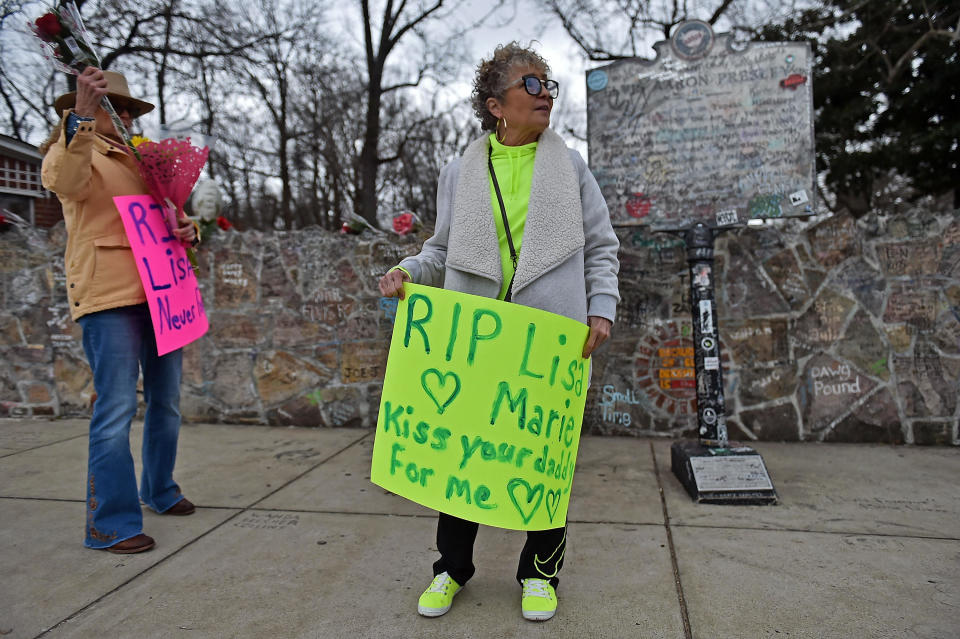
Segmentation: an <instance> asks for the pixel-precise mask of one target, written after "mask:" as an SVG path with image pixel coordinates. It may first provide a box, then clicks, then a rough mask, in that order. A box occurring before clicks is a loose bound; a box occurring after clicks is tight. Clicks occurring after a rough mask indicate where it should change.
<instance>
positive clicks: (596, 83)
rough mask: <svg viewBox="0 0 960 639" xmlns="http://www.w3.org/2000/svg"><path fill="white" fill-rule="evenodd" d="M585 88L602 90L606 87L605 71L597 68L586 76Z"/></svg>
mask: <svg viewBox="0 0 960 639" xmlns="http://www.w3.org/2000/svg"><path fill="white" fill-rule="evenodd" d="M587 88H589V89H590V90H591V91H603V90H604V89H606V88H607V72H606V71H602V70H600V69H597V70H595V71H591V72H590V75H588V76H587Z"/></svg>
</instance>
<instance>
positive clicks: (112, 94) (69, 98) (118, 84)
mask: <svg viewBox="0 0 960 639" xmlns="http://www.w3.org/2000/svg"><path fill="white" fill-rule="evenodd" d="M103 76H104V77H105V78H106V79H107V97H109V98H110V99H114V98H116V99H117V100H118V101H123V102H129V103H130V104H132V105H133V106H135V107H137V108H138V109H139V110H140V113H139V115H143V114H144V113H149V112H150V111H153V108H154V107H153V105H152V104H150V103H149V102H144V101H143V100H138V99H136V98H134V97H131V96H130V87H128V86H127V79H126V78H125V77H123V74H122V73H117V72H116V71H104V72H103ZM76 103H77V92H76V91H71V92H69V93H64V94H63V95H61V96H60V97H59V98H57V99H56V100H55V101H54V102H53V108H54V110H56V112H57V113H58V114H62V113H63V112H64V111H66V110H67V109H72V108H73V106H74V105H75V104H76Z"/></svg>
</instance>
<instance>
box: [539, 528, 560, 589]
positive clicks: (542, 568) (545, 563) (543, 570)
mask: <svg viewBox="0 0 960 639" xmlns="http://www.w3.org/2000/svg"><path fill="white" fill-rule="evenodd" d="M566 552H567V531H566V530H564V531H563V539H561V540H560V545H559V546H557V548H556V549H555V550H554V551H553V553H552V554H551V555H550V556H549V557H547V558H546V559H545V560H541V559H540V556H539V555H536V554H535V555H534V556H533V567H534V568H536V569H537V572H539V573H540V574H541V575H543V576H544V577H546V578H547V579H552V578H553V577H556V576H557V573H558V572H560V567H559V566H560V561H561V560H562V559H563V555H564V554H565V553H566ZM558 553H559V554H558ZM551 561H553V572H550V571H549V569H548V567H549V565H550V562H551Z"/></svg>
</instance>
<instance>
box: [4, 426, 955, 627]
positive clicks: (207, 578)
mask: <svg viewBox="0 0 960 639" xmlns="http://www.w3.org/2000/svg"><path fill="white" fill-rule="evenodd" d="M86 428H87V425H86V422H85V421H57V422H41V421H18V420H0V535H2V537H0V539H2V542H0V575H2V579H0V636H2V637H4V639H6V638H7V637H10V638H21V637H38V636H44V637H71V638H73V637H97V638H102V637H109V638H126V637H131V638H133V637H136V638H142V637H143V638H145V637H163V638H167V637H197V638H206V637H283V638H285V637H337V638H339V637H343V638H346V637H350V638H355V637H377V638H381V637H385V638H393V637H404V638H406V637H411V638H412V637H417V638H419V637H423V638H432V637H437V638H441V637H442V638H456V637H472V638H477V639H482V638H485V637H496V638H501V637H551V638H553V637H577V638H580V637H590V638H591V639H596V638H601V637H602V638H607V637H610V638H621V637H639V638H644V639H646V638H659V637H665V638H669V639H682V638H684V637H687V638H689V637H696V638H698V639H727V638H734V637H743V638H745V639H754V638H760V637H790V638H811V639H812V638H818V639H819V638H827V637H831V638H832V637H836V638H843V639H861V638H874V637H876V638H880V637H890V638H898V639H899V638H907V637H913V638H923V639H956V638H957V637H960V492H958V490H957V486H958V478H960V450H957V449H954V448H906V447H900V448H893V447H889V446H872V445H848V444H831V445H823V444H759V445H757V446H756V448H757V449H758V450H759V452H760V453H761V454H762V455H763V457H764V461H765V462H766V464H767V467H768V469H769V471H770V475H771V478H772V479H773V482H774V484H775V486H776V488H777V490H778V492H779V494H780V498H781V504H780V505H778V506H742V507H741V506H705V505H697V504H694V503H693V502H692V501H691V500H690V498H689V497H688V496H687V494H686V493H685V492H684V491H683V489H682V487H681V486H680V484H679V482H678V481H677V480H676V479H675V478H674V477H673V475H672V474H671V472H670V468H669V465H670V454H669V449H670V442H669V441H665V440H663V441H661V440H646V439H628V438H598V437H589V438H585V439H584V440H583V442H582V443H581V447H580V456H579V459H578V463H577V473H576V481H575V482H574V491H573V497H572V502H571V507H570V515H569V523H570V526H569V535H570V541H569V546H568V551H567V558H566V566H565V567H564V569H563V572H562V573H561V577H562V583H561V585H560V588H559V591H558V592H559V597H560V607H559V611H558V613H557V616H556V617H554V619H552V620H551V621H548V622H546V623H542V624H536V623H532V622H527V621H524V620H523V619H522V618H521V616H520V589H519V586H518V585H517V584H516V581H515V580H514V572H515V569H516V565H515V562H516V558H517V556H518V554H519V550H520V547H521V545H522V543H523V542H522V540H523V535H522V533H517V532H511V531H503V530H498V529H491V528H483V529H481V532H480V536H479V539H478V542H477V552H476V563H477V565H478V571H477V575H476V576H475V577H474V579H473V580H472V581H471V582H470V583H469V585H468V586H467V587H466V588H465V589H464V591H463V592H462V593H461V594H459V595H458V596H457V599H456V602H455V605H454V607H453V609H452V610H451V611H450V612H449V613H448V614H447V615H445V616H443V617H440V618H437V619H425V618H423V617H420V616H419V615H417V613H416V602H417V597H418V596H419V594H420V592H421V591H422V590H423V588H424V587H425V586H426V585H427V584H428V583H429V581H430V578H431V576H432V575H431V571H430V565H431V563H432V562H433V561H434V559H435V558H436V550H435V545H434V532H435V514H434V513H433V512H431V511H428V510H426V509H424V508H421V507H420V506H417V505H415V504H412V503H410V502H408V501H406V500H404V499H401V498H399V497H396V496H394V495H391V494H389V493H386V492H385V491H384V490H382V489H381V488H379V487H377V486H375V485H373V484H371V483H370V482H369V480H368V479H367V477H368V475H369V463H370V454H371V450H372V444H373V433H372V432H371V431H367V430H308V429H294V428H266V427H254V426H223V425H202V426H198V425H186V426H184V427H183V430H182V435H181V444H180V456H179V458H178V465H177V472H176V478H177V480H178V482H179V483H180V485H181V486H182V487H183V489H184V493H185V494H186V495H187V496H188V497H189V498H190V499H191V500H192V501H194V502H195V503H196V504H197V506H198V510H197V513H196V514H195V515H193V516H190V517H162V516H159V515H156V514H153V513H151V512H149V511H147V512H146V513H145V514H144V529H145V530H144V531H145V532H146V533H147V534H149V535H151V536H153V537H154V538H155V539H156V540H157V547H156V548H155V549H154V550H153V551H151V552H147V553H143V554H139V555H126V556H121V555H113V554H110V553H106V552H98V551H93V550H87V549H85V548H83V546H82V543H81V540H82V532H83V521H84V503H83V499H84V481H85V474H86V455H87V439H86ZM133 439H134V442H133V449H134V450H135V451H139V440H140V428H139V425H135V427H134V437H133ZM135 457H139V455H138V454H137V455H135ZM138 461H139V460H138ZM661 495H662V499H661Z"/></svg>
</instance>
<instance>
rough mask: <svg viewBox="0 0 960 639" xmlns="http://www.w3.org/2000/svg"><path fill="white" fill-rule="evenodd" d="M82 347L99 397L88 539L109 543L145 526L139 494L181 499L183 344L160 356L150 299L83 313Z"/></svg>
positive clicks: (167, 503)
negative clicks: (139, 445) (140, 418)
mask: <svg viewBox="0 0 960 639" xmlns="http://www.w3.org/2000/svg"><path fill="white" fill-rule="evenodd" d="M77 321H78V322H79V323H80V326H81V327H82V328H83V350H84V351H85V352H86V354H87V361H89V362H90V368H91V369H93V387H94V390H95V391H96V393H97V400H96V402H95V403H94V406H93V417H92V418H91V419H90V452H89V458H88V465H87V526H86V528H87V531H86V539H85V540H84V545H85V546H87V547H88V548H107V547H108V546H112V545H113V544H115V543H118V542H121V541H124V540H125V539H130V538H131V537H135V536H136V535H138V534H140V533H141V532H143V512H142V511H141V509H140V500H141V499H142V500H143V503H145V504H146V505H147V506H149V507H150V508H152V509H153V510H155V511H157V512H163V511H165V510H167V509H168V508H170V507H171V506H173V505H174V504H176V503H177V502H179V501H180V500H181V499H183V496H182V495H181V494H180V487H179V486H177V484H176V482H174V481H173V467H174V464H175V463H176V459H177V437H178V435H179V433H180V377H181V365H182V361H183V357H182V352H181V351H180V350H179V349H178V350H176V351H173V352H171V353H167V354H166V355H164V356H163V357H158V356H157V344H156V340H155V339H154V335H153V327H152V325H151V323H150V311H149V309H148V308H147V305H146V304H139V305H136V306H124V307H121V308H114V309H109V310H106V311H99V312H97V313H91V314H89V315H84V316H83V317H81V318H80V319H79V320H77ZM141 367H142V368H143V399H144V401H145V402H146V405H147V411H146V414H145V416H144V425H143V450H142V453H141V455H142V461H143V475H142V476H141V479H140V494H139V498H138V496H137V478H136V473H135V471H134V467H133V455H131V454H130V422H131V421H132V420H133V417H134V416H135V415H136V413H137V378H138V374H139V370H140V368H141Z"/></svg>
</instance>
